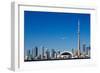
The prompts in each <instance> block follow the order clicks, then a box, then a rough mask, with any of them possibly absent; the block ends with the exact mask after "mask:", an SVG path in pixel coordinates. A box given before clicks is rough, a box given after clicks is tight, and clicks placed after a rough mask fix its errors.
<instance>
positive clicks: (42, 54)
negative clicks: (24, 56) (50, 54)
mask: <svg viewBox="0 0 100 73" xmlns="http://www.w3.org/2000/svg"><path fill="white" fill-rule="evenodd" d="M44 58H45V56H44V46H43V47H42V59H44Z"/></svg>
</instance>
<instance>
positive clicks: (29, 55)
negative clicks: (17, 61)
mask: <svg viewBox="0 0 100 73" xmlns="http://www.w3.org/2000/svg"><path fill="white" fill-rule="evenodd" d="M87 58H90V47H89V46H88V47H87V46H86V45H85V44H83V46H82V49H80V51H78V49H72V51H71V52H69V51H66V50H65V51H59V50H55V49H51V50H50V49H47V48H45V47H42V48H41V49H40V48H38V47H37V46H36V47H34V48H33V49H31V50H30V49H29V50H25V53H24V61H39V60H63V59H87Z"/></svg>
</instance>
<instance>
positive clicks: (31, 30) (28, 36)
mask: <svg viewBox="0 0 100 73" xmlns="http://www.w3.org/2000/svg"><path fill="white" fill-rule="evenodd" d="M78 20H79V22H80V44H81V48H82V44H84V43H85V44H86V46H89V45H90V14H79V13H77V14H76V13H58V12H36V11H24V45H25V46H24V47H25V49H32V48H34V47H35V46H38V47H39V48H41V47H42V46H44V47H47V48H48V49H59V50H70V49H72V48H74V49H75V48H77V37H78V36H77V31H78V28H77V27H78V26H77V25H78Z"/></svg>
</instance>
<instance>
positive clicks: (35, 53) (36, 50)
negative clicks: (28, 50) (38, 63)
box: [34, 47, 38, 57]
mask: <svg viewBox="0 0 100 73" xmlns="http://www.w3.org/2000/svg"><path fill="white" fill-rule="evenodd" d="M34 56H35V57H37V56H38V47H35V48H34Z"/></svg>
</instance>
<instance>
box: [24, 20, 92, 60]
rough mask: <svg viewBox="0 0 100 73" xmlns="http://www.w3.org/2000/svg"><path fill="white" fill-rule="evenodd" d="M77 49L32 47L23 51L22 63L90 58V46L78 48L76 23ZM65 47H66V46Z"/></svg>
mask: <svg viewBox="0 0 100 73" xmlns="http://www.w3.org/2000/svg"><path fill="white" fill-rule="evenodd" d="M77 36H78V40H77V48H76V49H72V51H66V50H67V49H66V50H65V51H62V52H61V51H57V50H55V49H51V50H49V49H48V48H44V47H42V48H41V51H39V50H40V48H38V47H34V48H33V49H31V50H25V51H24V52H25V53H24V61H39V60H61V59H88V58H90V50H91V48H90V46H86V44H83V45H82V46H80V23H79V21H78V31H77ZM66 46H67V45H66Z"/></svg>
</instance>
